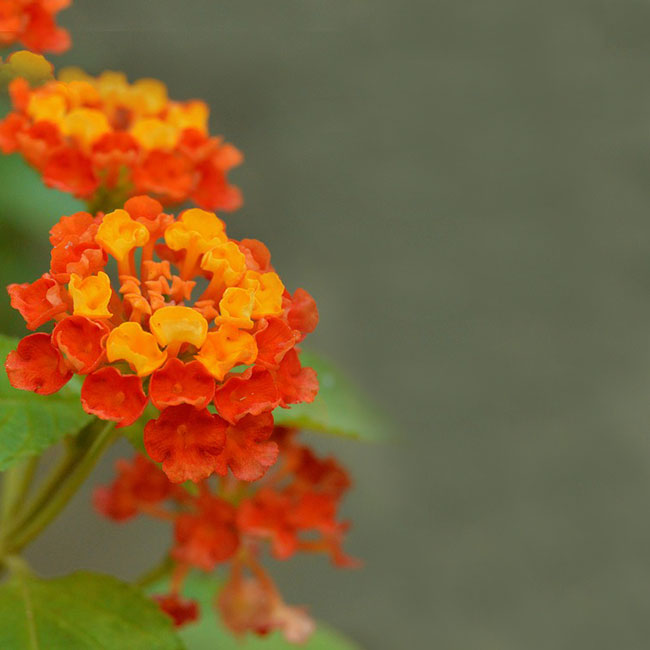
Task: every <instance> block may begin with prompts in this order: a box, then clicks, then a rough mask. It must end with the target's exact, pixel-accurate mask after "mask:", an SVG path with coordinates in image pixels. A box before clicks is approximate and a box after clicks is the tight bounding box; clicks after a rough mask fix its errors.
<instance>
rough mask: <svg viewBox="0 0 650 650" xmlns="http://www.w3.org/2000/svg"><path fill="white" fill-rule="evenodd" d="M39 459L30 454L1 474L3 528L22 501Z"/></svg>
mask: <svg viewBox="0 0 650 650" xmlns="http://www.w3.org/2000/svg"><path fill="white" fill-rule="evenodd" d="M39 461H40V458H39V457H38V456H32V457H31V458H28V459H27V460H25V461H23V462H22V463H19V464H18V465H14V466H13V467H10V468H9V469H8V470H7V471H6V472H5V473H4V474H3V481H2V501H1V502H0V521H2V524H3V529H4V528H6V527H7V525H8V524H9V521H10V519H11V517H13V516H14V515H15V513H16V512H17V511H18V509H19V508H20V506H21V505H22V504H23V503H24V501H25V498H26V496H27V493H28V492H29V488H30V487H31V484H32V479H33V478H34V473H35V472H36V468H37V467H38V463H39Z"/></svg>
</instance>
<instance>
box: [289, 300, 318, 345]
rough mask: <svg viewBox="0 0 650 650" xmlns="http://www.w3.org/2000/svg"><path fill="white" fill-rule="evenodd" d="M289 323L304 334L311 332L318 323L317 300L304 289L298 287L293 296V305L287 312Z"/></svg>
mask: <svg viewBox="0 0 650 650" xmlns="http://www.w3.org/2000/svg"><path fill="white" fill-rule="evenodd" d="M287 319H288V321H289V325H290V326H291V327H292V328H293V329H295V330H298V331H299V332H301V333H302V334H303V336H304V335H305V334H309V333H310V332H313V331H314V330H315V329H316V325H318V307H317V306H316V301H315V300H314V299H313V298H312V297H311V295H310V294H309V293H308V292H307V291H305V290H304V289H296V290H295V291H294V293H293V296H292V298H291V307H290V308H289V313H288V314H287Z"/></svg>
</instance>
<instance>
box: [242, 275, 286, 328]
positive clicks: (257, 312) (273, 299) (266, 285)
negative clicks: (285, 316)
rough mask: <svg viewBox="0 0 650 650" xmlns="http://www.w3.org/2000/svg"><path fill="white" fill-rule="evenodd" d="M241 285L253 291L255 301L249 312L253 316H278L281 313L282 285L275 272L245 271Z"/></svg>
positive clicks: (256, 317)
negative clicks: (251, 310)
mask: <svg viewBox="0 0 650 650" xmlns="http://www.w3.org/2000/svg"><path fill="white" fill-rule="evenodd" d="M241 285H242V287H245V288H247V289H251V290H254V291H255V301H254V304H253V312H252V314H251V315H252V317H253V318H255V319H258V318H265V317H266V316H279V315H280V314H281V313H282V294H283V293H284V285H283V284H282V280H280V276H279V275H278V274H277V273H273V272H269V273H259V272H258V271H247V272H246V275H245V276H244V279H243V280H242V282H241Z"/></svg>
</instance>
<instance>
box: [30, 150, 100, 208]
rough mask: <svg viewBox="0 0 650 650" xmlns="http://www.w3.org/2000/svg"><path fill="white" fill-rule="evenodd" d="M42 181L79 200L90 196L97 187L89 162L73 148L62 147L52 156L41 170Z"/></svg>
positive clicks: (97, 181)
mask: <svg viewBox="0 0 650 650" xmlns="http://www.w3.org/2000/svg"><path fill="white" fill-rule="evenodd" d="M43 181H44V182H45V184H46V185H47V186H48V187H54V188H56V189H57V190H61V191H62V192H70V194H74V195H75V196H77V197H79V198H87V197H89V196H91V195H92V194H93V193H94V191H95V190H96V189H97V187H98V186H99V179H98V178H97V177H96V176H95V172H94V171H93V168H92V165H91V163H90V160H89V159H88V158H87V157H86V156H85V155H84V154H82V153H81V152H80V151H78V150H77V149H75V148H74V147H65V148H64V147H62V148H61V149H59V150H58V151H56V152H55V153H54V154H52V156H51V157H50V158H49V160H48V161H47V164H46V165H45V168H44V169H43Z"/></svg>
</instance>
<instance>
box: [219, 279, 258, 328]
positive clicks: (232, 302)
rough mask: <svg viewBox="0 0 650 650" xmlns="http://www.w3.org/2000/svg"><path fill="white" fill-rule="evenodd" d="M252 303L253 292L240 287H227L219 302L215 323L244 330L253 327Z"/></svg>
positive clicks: (253, 299)
mask: <svg viewBox="0 0 650 650" xmlns="http://www.w3.org/2000/svg"><path fill="white" fill-rule="evenodd" d="M254 302H255V292H254V291H251V290H250V289H242V288H241V287H228V289H226V290H225V291H224V292H223V297H222V298H221V301H220V302H219V316H217V317H216V318H215V322H217V323H226V324H228V325H232V326H234V327H241V328H242V329H246V330H249V329H251V328H252V327H253V325H254V323H253V321H252V319H251V315H252V313H253V304H254Z"/></svg>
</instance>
